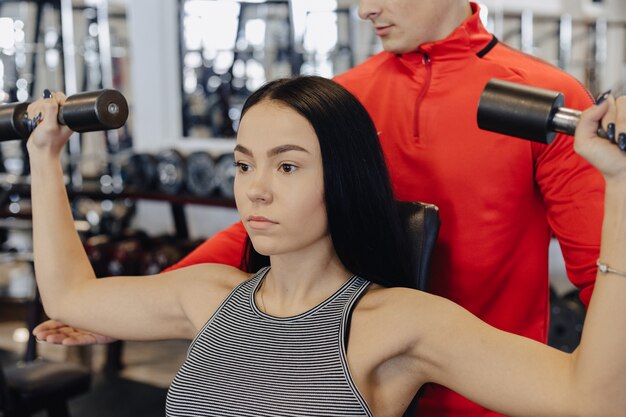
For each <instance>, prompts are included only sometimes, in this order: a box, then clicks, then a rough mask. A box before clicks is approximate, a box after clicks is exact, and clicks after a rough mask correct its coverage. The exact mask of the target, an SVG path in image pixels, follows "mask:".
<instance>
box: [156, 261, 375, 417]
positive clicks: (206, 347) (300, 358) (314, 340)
mask: <svg viewBox="0 0 626 417" xmlns="http://www.w3.org/2000/svg"><path fill="white" fill-rule="evenodd" d="M268 270H269V268H264V269H262V270H261V271H259V272H258V273H257V274H256V275H255V276H253V277H252V278H251V279H249V280H247V281H245V282H244V283H242V284H240V285H239V286H238V287H237V288H235V289H234V290H233V292H232V293H231V294H230V295H229V296H228V297H227V298H226V300H225V301H224V302H223V303H222V305H221V306H220V307H219V308H218V310H217V311H216V313H215V314H214V315H213V316H212V317H211V318H210V319H209V320H208V322H207V323H206V324H205V326H204V327H203V328H202V330H201V331H200V332H199V333H198V335H197V336H196V338H195V339H194V340H193V342H192V343H191V346H190V347H189V352H188V354H187V359H186V360H185V363H184V364H183V366H182V367H181V369H180V370H179V371H178V374H177V375H176V377H175V378H174V381H173V382H172V385H171V387H170V389H169V392H168V395H167V404H166V415H167V416H168V417H179V416H181V417H182V416H185V417H191V416H220V417H226V416H238V417H239V416H241V417H244V416H249V417H252V416H255V417H256V416H268V417H270V416H271V417H278V416H290V417H291V416H293V417H295V416H310V417H313V416H370V417H371V416H372V414H371V412H370V410H369V408H368V407H367V404H366V403H365V401H364V399H363V397H362V396H361V394H360V393H359V392H358V390H357V388H356V386H355V385H354V382H353V381H352V377H351V376H350V373H349V370H348V365H347V359H346V352H345V345H344V338H345V332H346V331H347V330H348V329H347V326H348V322H349V317H350V314H351V312H352V308H353V306H354V303H355V302H356V300H358V298H359V296H360V295H361V294H362V293H363V291H365V289H366V288H367V286H368V285H369V281H367V280H365V279H363V278H360V277H356V276H354V277H352V278H351V279H350V280H348V282H346V284H344V285H343V286H342V287H341V288H340V289H339V290H338V291H337V292H336V293H335V294H333V295H332V296H331V297H329V298H328V299H327V300H326V301H324V302H322V303H321V304H319V305H317V306H316V307H314V308H312V309H311V310H309V311H307V312H305V313H302V314H300V315H297V316H294V317H287V318H278V317H272V316H269V315H267V314H265V313H263V312H262V311H261V310H259V308H258V307H257V306H256V304H255V300H254V295H255V293H256V291H257V289H258V288H259V286H260V284H261V282H262V280H263V277H264V276H265V275H266V273H267V271H268Z"/></svg>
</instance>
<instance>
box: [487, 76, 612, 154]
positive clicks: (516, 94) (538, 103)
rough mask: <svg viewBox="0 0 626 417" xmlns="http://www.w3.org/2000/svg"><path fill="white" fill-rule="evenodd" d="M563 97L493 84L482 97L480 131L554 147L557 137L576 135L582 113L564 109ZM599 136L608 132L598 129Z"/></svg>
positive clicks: (519, 87) (549, 92)
mask: <svg viewBox="0 0 626 417" xmlns="http://www.w3.org/2000/svg"><path fill="white" fill-rule="evenodd" d="M564 103H565V98H564V97H563V94H561V93H559V92H557V91H551V90H546V89H543V88H537V87H530V86H527V85H523V84H517V83H512V82H509V81H503V80H497V79H492V80H490V81H489V82H488V83H487V85H486V87H485V89H484V90H483V92H482V94H481V96H480V102H479V104H478V113H477V121H478V127H480V128H481V129H484V130H489V131H492V132H498V133H503V134H505V135H509V136H514V137H517V138H522V139H528V140H532V141H535V142H540V143H545V144H550V143H552V141H553V140H554V138H555V137H556V133H557V132H558V133H564V134H567V135H574V132H575V131H576V126H577V125H578V122H579V120H580V115H581V113H582V112H580V111H578V110H573V109H568V108H565V107H562V106H563V104H564ZM598 136H600V137H603V138H606V136H607V135H606V132H605V131H604V129H602V127H601V126H599V127H598Z"/></svg>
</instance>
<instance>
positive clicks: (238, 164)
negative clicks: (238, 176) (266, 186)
mask: <svg viewBox="0 0 626 417" xmlns="http://www.w3.org/2000/svg"><path fill="white" fill-rule="evenodd" d="M235 166H236V167H237V171H239V172H248V171H249V170H250V165H248V164H245V163H243V162H235Z"/></svg>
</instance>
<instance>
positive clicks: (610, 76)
mask: <svg viewBox="0 0 626 417" xmlns="http://www.w3.org/2000/svg"><path fill="white" fill-rule="evenodd" d="M356 3H357V1H356V0H292V1H287V0H266V1H264V0H255V1H252V0H239V1H235V0H160V1H158V2H154V1H149V0H126V1H124V0H115V1H107V0H92V1H89V0H48V1H45V0H38V1H9V0H0V103H13V102H23V101H29V100H31V99H32V97H38V96H39V95H40V94H41V92H42V91H43V89H44V88H50V89H53V90H62V91H65V92H66V93H67V94H68V95H72V94H75V93H78V92H82V91H89V90H96V89H102V88H114V89H117V90H120V91H121V92H122V93H123V94H124V95H125V96H126V98H127V99H128V102H129V105H130V117H129V120H128V122H127V124H126V125H125V126H124V127H123V128H121V129H119V130H114V131H108V132H104V133H103V132H97V133H87V134H82V135H79V134H75V135H74V136H73V137H72V139H71V142H70V144H69V146H68V151H67V158H66V161H65V164H66V172H67V182H68V192H69V193H70V196H71V199H72V205H73V210H74V214H75V218H76V227H77V229H78V230H79V231H80V232H81V235H82V236H83V237H84V241H85V246H86V247H87V250H88V252H89V255H90V258H91V260H92V262H93V265H94V268H95V270H96V273H97V274H98V275H100V276H105V275H110V274H115V275H119V274H127V275H144V274H151V273H157V272H158V271H160V270H161V269H162V268H164V267H165V266H167V265H170V264H172V263H174V262H175V261H176V260H177V259H179V258H180V257H182V256H183V255H184V254H185V253H186V251H189V250H191V249H192V248H193V247H195V245H197V244H198V243H199V242H201V241H202V240H203V239H204V238H206V237H209V236H210V235H211V234H213V233H215V232H216V231H217V230H219V229H221V228H223V227H225V226H227V225H229V224H231V223H232V222H234V221H236V220H237V215H236V213H235V210H234V204H233V201H232V177H233V175H234V172H233V170H234V167H233V165H232V161H231V159H230V156H229V152H230V151H232V148H233V146H234V144H233V137H234V134H235V132H236V130H237V123H238V116H239V112H240V109H241V105H242V104H243V101H244V100H245V98H246V97H247V95H248V94H249V93H250V92H251V91H253V90H255V89H256V88H257V87H259V86H260V85H261V84H263V83H264V82H265V81H267V80H271V79H274V78H278V77H282V76H288V75H292V74H299V73H302V74H319V75H323V76H328V77H331V76H332V75H334V74H338V73H340V72H343V71H345V70H347V69H349V68H350V67H352V66H354V65H356V64H358V63H360V62H362V61H363V60H364V59H366V58H367V57H368V56H370V55H372V54H374V53H376V52H378V51H379V50H380V49H381V46H380V43H379V42H378V40H377V38H376V36H375V35H374V33H373V30H372V28H371V26H370V25H369V24H368V23H367V22H361V21H359V19H358V16H357V13H356ZM480 3H481V5H482V6H483V15H482V18H483V21H484V22H485V24H486V26H487V28H488V29H489V30H490V31H491V32H492V33H494V34H495V35H496V36H497V37H498V39H500V40H502V41H504V42H506V43H508V44H510V45H511V46H513V47H515V48H519V49H521V50H523V51H525V52H527V53H530V54H533V55H536V56H538V57H540V58H542V59H544V60H547V61H549V62H551V63H553V64H554V65H557V66H559V67H560V68H562V69H564V70H565V71H567V72H569V73H571V74H572V75H574V76H575V77H576V78H577V79H579V80H580V81H581V82H583V83H584V84H585V85H586V86H587V88H588V89H589V90H590V91H591V92H592V93H593V94H597V93H599V92H601V91H604V90H606V89H609V88H611V89H612V91H613V92H614V93H616V94H620V93H621V94H623V93H625V92H626V86H625V82H626V4H625V3H624V2H623V0H526V1H524V2H519V1H514V0H489V1H487V0H483V1H481V2H480ZM2 139H3V140H4V139H5V138H2ZM0 153H1V155H0V157H1V159H0V160H1V161H2V163H1V164H0V242H1V247H0V360H1V362H2V364H3V365H4V366H5V367H7V366H8V367H10V366H13V365H15V363H16V362H18V361H32V360H33V359H35V358H37V357H45V358H46V359H48V360H51V361H58V362H65V363H72V362H76V363H81V364H82V365H84V366H86V367H87V368H88V369H89V370H90V371H91V373H92V374H93V383H92V385H91V388H90V389H89V391H88V392H87V393H84V394H82V395H80V396H77V397H76V398H75V399H73V400H71V401H70V403H69V406H70V409H71V411H72V415H74V416H77V417H81V416H100V415H101V416H126V415H128V416H131V415H132V416H144V415H146V416H147V415H162V414H163V405H164V399H165V388H166V387H167V386H168V384H169V382H170V381H171V379H172V377H173V375H174V372H175V370H176V369H177V368H178V366H179V365H180V363H181V362H182V360H183V358H184V355H185V352H186V348H187V343H186V342H176V341H174V342H158V343H128V342H126V343H124V344H122V343H117V344H113V345H110V346H106V347H105V346H95V347H89V348H67V347H63V346H49V345H44V344H35V343H34V341H33V340H32V338H29V330H28V328H29V327H31V328H32V326H33V324H34V323H35V322H37V321H39V320H41V319H42V318H43V316H42V312H41V309H40V306H39V305H38V303H37V298H36V287H35V284H34V277H33V270H32V265H31V262H32V242H31V237H30V236H31V223H30V214H29V210H30V206H29V185H28V183H29V180H28V164H27V160H26V158H25V153H24V145H23V142H21V141H3V142H1V143H0ZM550 276H551V282H552V287H553V289H554V303H553V308H552V317H553V320H552V326H551V327H552V329H551V336H550V343H551V344H553V345H554V346H556V347H558V348H561V349H564V350H572V349H573V348H575V346H576V344H577V343H578V336H579V334H580V330H581V328H582V318H583V316H584V311H583V309H582V308H581V306H580V305H579V304H578V303H577V302H576V297H575V292H574V291H573V287H572V286H571V285H570V284H569V281H567V279H566V278H565V271H564V266H563V263H562V260H561V258H560V252H559V248H558V245H557V244H554V245H552V248H551V265H550ZM1 384H3V381H2V378H0V385H1ZM2 389H4V388H3V387H0V396H1V391H2ZM1 408H2V402H1V401H0V415H2V410H1ZM36 415H38V416H39V415H44V414H42V413H39V414H36Z"/></svg>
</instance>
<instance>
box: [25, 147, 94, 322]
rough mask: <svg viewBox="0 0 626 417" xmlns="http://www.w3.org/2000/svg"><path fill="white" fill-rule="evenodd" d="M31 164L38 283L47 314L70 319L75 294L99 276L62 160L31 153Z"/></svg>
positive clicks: (43, 154) (56, 156) (53, 156)
mask: <svg viewBox="0 0 626 417" xmlns="http://www.w3.org/2000/svg"><path fill="white" fill-rule="evenodd" d="M30 161H31V180H32V211H33V247H34V252H35V254H36V255H35V274H36V276H37V283H38V286H39V290H40V292H41V297H42V301H43V303H44V308H45V309H46V313H47V314H48V315H49V316H50V317H53V318H59V319H62V320H67V317H65V312H64V307H69V306H71V305H72V302H71V297H72V294H73V292H75V291H76V290H77V289H78V288H79V287H80V284H81V283H83V282H85V281H86V280H89V279H95V274H94V272H93V269H92V267H91V264H90V263H89V260H88V258H87V255H86V253H85V250H84V248H83V245H82V242H81V241H80V238H79V236H78V233H77V232H76V229H75V226H74V219H73V218H72V212H71V209H70V205H69V201H68V197H67V191H66V188H65V183H64V179H63V170H62V167H61V163H60V157H59V156H58V155H49V154H45V153H43V152H41V153H37V152H31V154H30Z"/></svg>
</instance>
